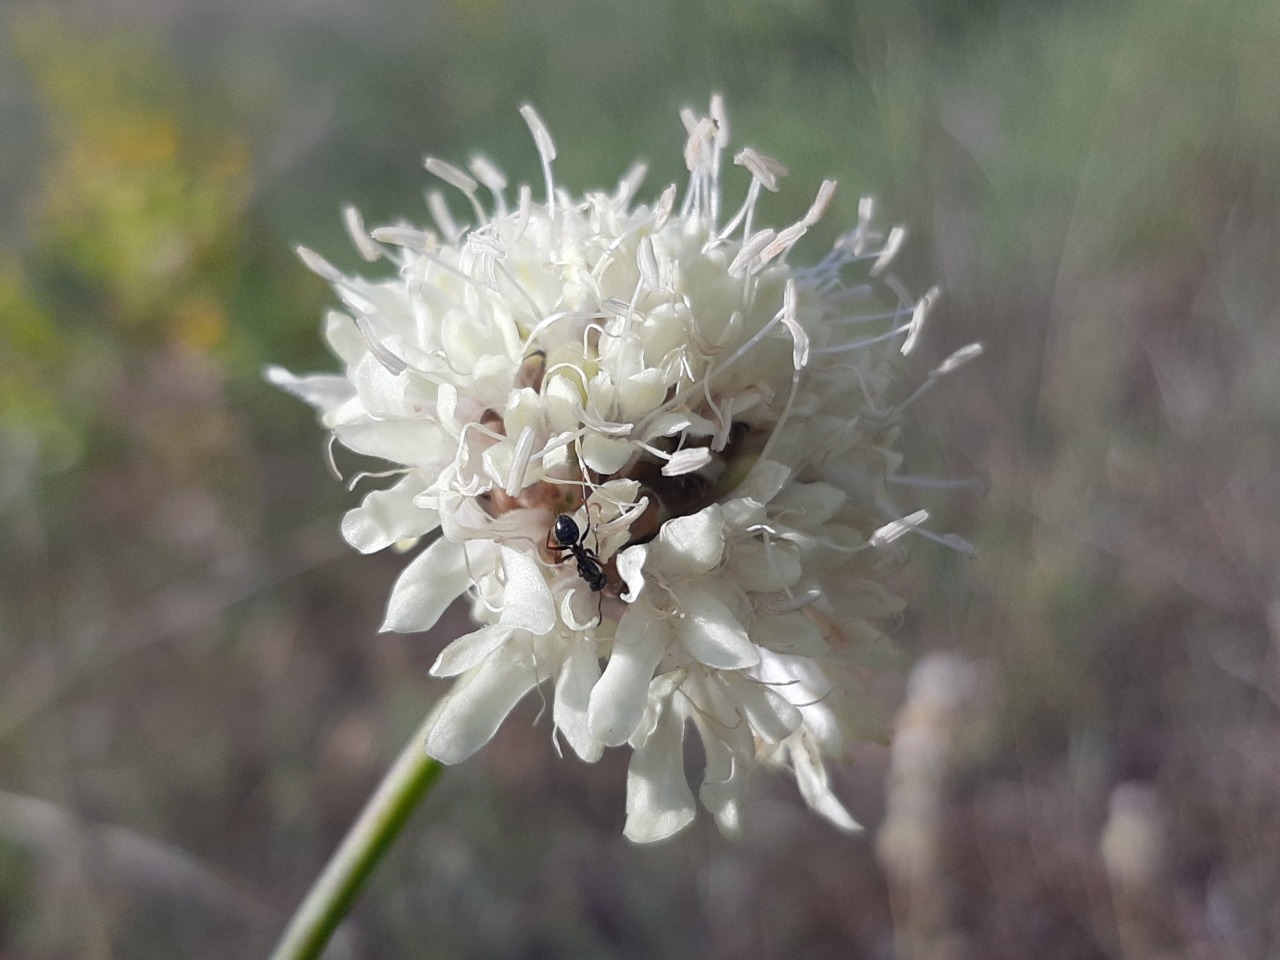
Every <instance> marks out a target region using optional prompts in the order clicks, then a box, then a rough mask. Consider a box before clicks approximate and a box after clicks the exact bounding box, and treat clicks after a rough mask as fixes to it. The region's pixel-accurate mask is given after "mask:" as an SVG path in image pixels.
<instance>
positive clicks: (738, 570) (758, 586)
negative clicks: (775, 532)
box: [728, 540, 801, 593]
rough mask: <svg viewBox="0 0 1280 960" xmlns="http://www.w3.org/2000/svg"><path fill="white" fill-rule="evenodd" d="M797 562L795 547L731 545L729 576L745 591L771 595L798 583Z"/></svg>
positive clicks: (760, 543) (756, 543) (754, 542)
mask: <svg viewBox="0 0 1280 960" xmlns="http://www.w3.org/2000/svg"><path fill="white" fill-rule="evenodd" d="M800 572H801V571H800V558H799V556H798V551H797V550H796V547H795V545H794V544H790V543H779V542H778V541H773V542H772V543H765V542H763V541H761V540H748V541H746V542H742V543H735V544H734V545H733V553H732V554H731V556H730V560H729V564H728V575H729V577H730V578H731V579H732V580H733V581H734V582H735V583H736V584H738V586H740V587H742V589H744V590H754V591H756V592H758V593H773V592H776V591H778V590H784V589H786V588H787V587H789V586H791V585H792V584H794V583H795V582H796V581H797V580H799V579H800Z"/></svg>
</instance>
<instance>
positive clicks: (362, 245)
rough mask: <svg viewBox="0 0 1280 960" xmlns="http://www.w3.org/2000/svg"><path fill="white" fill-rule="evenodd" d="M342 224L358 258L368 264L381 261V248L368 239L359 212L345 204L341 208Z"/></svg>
mask: <svg viewBox="0 0 1280 960" xmlns="http://www.w3.org/2000/svg"><path fill="white" fill-rule="evenodd" d="M342 222H343V224H344V225H345V226H346V228H347V233H348V234H350V236H351V242H352V243H353V244H355V248H356V250H357V251H359V253H360V256H362V257H364V259H365V260H366V261H367V262H368V263H374V262H376V261H378V260H380V259H382V248H381V247H379V246H378V245H377V244H376V243H374V242H373V241H372V240H371V239H370V238H369V233H368V231H367V230H365V228H364V218H363V217H362V216H360V211H359V210H357V209H356V208H355V207H354V206H352V205H351V204H347V205H346V206H345V207H343V208H342Z"/></svg>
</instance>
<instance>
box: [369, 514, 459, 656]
mask: <svg viewBox="0 0 1280 960" xmlns="http://www.w3.org/2000/svg"><path fill="white" fill-rule="evenodd" d="M470 584H471V574H470V572H469V571H468V570H467V564H466V555H465V553H464V551H463V546H462V544H459V543H454V542H453V541H452V540H445V539H444V538H443V537H442V538H440V539H439V540H437V541H436V542H435V543H433V544H431V546H429V547H427V549H425V550H423V551H422V552H421V553H420V554H418V555H417V556H416V557H414V559H413V562H412V563H411V564H409V565H408V566H407V567H405V568H404V572H402V573H401V574H400V576H399V577H398V578H397V579H396V583H395V586H393V587H392V588H391V597H390V598H389V599H388V600H387V617H386V619H385V620H383V621H382V627H381V629H383V630H394V631H396V632H397V633H416V632H418V631H420V630H430V629H431V628H432V627H433V626H435V623H436V621H437V620H439V619H440V614H442V613H444V611H445V608H446V607H448V606H449V604H451V603H453V601H454V600H456V599H457V598H458V595H459V594H461V593H462V591H463V590H465V589H467V587H468V586H469V585H470Z"/></svg>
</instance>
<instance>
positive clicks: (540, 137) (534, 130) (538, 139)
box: [520, 103, 556, 221]
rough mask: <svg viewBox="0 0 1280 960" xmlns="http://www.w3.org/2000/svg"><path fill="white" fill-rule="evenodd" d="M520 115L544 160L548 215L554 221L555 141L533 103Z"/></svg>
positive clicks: (525, 107)
mask: <svg viewBox="0 0 1280 960" xmlns="http://www.w3.org/2000/svg"><path fill="white" fill-rule="evenodd" d="M520 116H522V117H524V122H525V123H526V124H528V126H529V132H530V133H531V134H533V143H534V146H536V147H537V148H538V158H539V159H540V160H541V161H542V176H543V179H545V180H546V182H547V216H548V218H550V219H551V220H552V221H554V220H555V218H556V188H555V181H554V180H553V179H552V178H551V161H552V160H554V159H555V158H556V145H555V141H554V140H552V139H551V133H550V131H549V130H547V125H546V124H545V123H543V122H542V118H541V117H540V116H538V111H537V110H535V109H533V107H532V105H530V104H527V103H526V104H525V105H524V106H522V107H521V108H520Z"/></svg>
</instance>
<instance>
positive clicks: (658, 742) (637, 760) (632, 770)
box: [623, 708, 696, 843]
mask: <svg viewBox="0 0 1280 960" xmlns="http://www.w3.org/2000/svg"><path fill="white" fill-rule="evenodd" d="M683 747H684V721H683V720H682V718H681V717H680V716H678V715H677V714H676V713H675V711H673V710H671V709H670V708H668V709H666V710H664V711H662V716H660V717H659V718H658V725H657V728H656V729H655V730H654V732H653V734H652V735H651V736H650V737H649V739H648V740H647V741H646V742H645V744H644V746H642V747H640V748H639V749H638V750H636V751H635V753H634V754H632V756H631V765H630V767H628V768H627V825H626V827H625V828H624V829H623V833H624V834H625V835H626V838H627V839H628V840H631V841H634V842H635V843H652V842H653V841H655V840H663V839H665V838H666V837H669V836H671V835H672V834H674V833H677V832H678V831H680V830H682V829H684V828H685V827H687V826H688V825H689V824H690V823H691V822H692V821H693V817H694V813H695V812H696V807H695V804H694V799H693V791H692V790H690V789H689V782H688V781H687V780H686V779H685V776H684V749H683Z"/></svg>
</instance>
